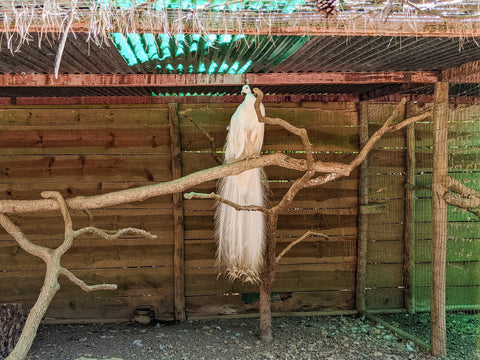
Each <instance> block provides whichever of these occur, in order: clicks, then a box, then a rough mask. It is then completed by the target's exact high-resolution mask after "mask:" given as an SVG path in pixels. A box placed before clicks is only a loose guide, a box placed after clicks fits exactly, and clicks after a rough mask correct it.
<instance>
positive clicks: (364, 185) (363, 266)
mask: <svg viewBox="0 0 480 360" xmlns="http://www.w3.org/2000/svg"><path fill="white" fill-rule="evenodd" d="M358 118H359V124H360V127H359V129H358V131H359V133H358V135H359V139H360V149H361V148H363V146H364V145H365V144H366V143H367V141H368V102H367V101H362V102H360V103H359V104H358ZM358 197H359V200H360V208H362V207H366V206H368V157H367V158H366V159H365V160H364V161H363V162H362V163H361V165H360V181H359V186H358ZM368 218H369V216H368V214H367V213H366V212H364V211H360V213H359V216H358V242H357V273H356V288H355V308H356V310H357V311H358V312H359V313H360V314H363V313H364V312H365V297H366V296H365V288H366V277H367V249H368Z"/></svg>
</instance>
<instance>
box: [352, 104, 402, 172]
mask: <svg viewBox="0 0 480 360" xmlns="http://www.w3.org/2000/svg"><path fill="white" fill-rule="evenodd" d="M406 102H407V99H406V98H403V99H402V100H401V101H400V102H399V103H398V105H397V106H396V107H395V110H394V111H393V113H392V115H390V117H389V118H388V119H387V121H385V123H384V124H383V125H382V127H381V128H380V129H378V130H377V131H375V133H374V134H373V135H372V136H371V137H370V139H368V141H367V143H366V144H365V146H364V147H363V148H362V150H361V151H360V153H359V154H358V155H357V156H356V157H355V159H354V160H353V161H351V162H350V166H351V167H352V169H353V168H356V167H357V166H358V165H360V164H361V163H362V162H363V161H364V160H365V159H366V157H367V155H368V153H369V152H370V151H371V150H372V148H373V146H374V145H375V144H376V143H377V141H378V140H380V138H381V137H382V136H383V135H384V134H385V133H386V132H387V131H388V128H389V126H390V123H391V122H392V121H393V120H394V119H395V118H396V117H397V116H398V115H400V113H401V112H402V111H403V109H404V108H405V103H406Z"/></svg>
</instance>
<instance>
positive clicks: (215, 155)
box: [183, 113, 223, 165]
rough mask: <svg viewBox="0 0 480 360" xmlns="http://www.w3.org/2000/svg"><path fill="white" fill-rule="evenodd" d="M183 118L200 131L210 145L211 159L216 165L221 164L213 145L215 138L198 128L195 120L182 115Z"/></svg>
mask: <svg viewBox="0 0 480 360" xmlns="http://www.w3.org/2000/svg"><path fill="white" fill-rule="evenodd" d="M183 116H185V117H186V118H187V119H188V120H190V122H191V123H192V124H193V125H195V127H196V128H197V129H198V131H200V132H201V133H202V134H203V135H204V136H205V137H206V138H207V140H208V142H209V143H210V151H211V154H212V157H213V159H214V160H215V161H216V162H217V164H219V165H221V164H223V162H222V160H220V158H219V157H218V155H217V146H216V145H215V138H214V137H213V136H211V135H210V134H209V133H208V131H205V130H203V129H202V128H200V126H199V125H198V124H197V123H196V122H195V120H194V119H193V118H192V117H191V116H190V115H188V114H185V113H184V114H183Z"/></svg>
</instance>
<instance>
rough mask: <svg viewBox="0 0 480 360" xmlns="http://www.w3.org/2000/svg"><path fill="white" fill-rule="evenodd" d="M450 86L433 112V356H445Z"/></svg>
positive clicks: (439, 91)
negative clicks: (445, 196) (446, 198)
mask: <svg viewBox="0 0 480 360" xmlns="http://www.w3.org/2000/svg"><path fill="white" fill-rule="evenodd" d="M448 89H449V86H448V83H447V82H439V83H437V84H435V92H434V97H435V103H434V108H433V121H434V134H433V184H432V191H433V204H432V212H433V214H432V226H433V237H432V283H431V296H430V309H431V319H432V355H433V356H435V357H442V356H445V354H446V320H445V307H446V302H445V285H446V253H447V203H446V202H445V200H444V198H443V196H444V195H445V193H446V191H447V188H448V184H446V181H447V179H448V145H447V132H448V128H447V125H448Z"/></svg>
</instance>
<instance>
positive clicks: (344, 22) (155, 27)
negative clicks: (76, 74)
mask: <svg viewBox="0 0 480 360" xmlns="http://www.w3.org/2000/svg"><path fill="white" fill-rule="evenodd" d="M231 16H232V18H229V17H228V16H227V17H226V21H225V22H222V21H218V22H215V21H207V23H206V24H204V26H203V27H202V31H203V32H204V33H219V32H221V33H229V34H233V35H236V34H243V35H314V36H315V35H316V36H420V37H422V36H435V37H458V36H460V37H467V38H468V37H479V36H480V21H479V20H478V19H477V18H475V17H468V16H465V17H464V18H461V17H450V18H448V17H441V16H433V15H418V16H416V17H413V16H408V15H402V14H391V15H389V16H388V21H387V19H385V18H383V16H382V15H381V14H370V13H368V12H366V13H365V12H364V13H360V12H355V11H347V12H345V13H343V15H342V16H337V17H335V18H332V19H323V20H318V19H316V20H312V19H309V18H308V17H309V16H311V14H310V15H307V16H305V18H304V19H301V18H292V19H290V21H286V20H283V21H281V22H279V23H278V24H277V23H275V22H273V24H270V26H269V25H267V24H268V22H266V21H263V22H259V23H256V25H255V26H242V27H241V28H239V27H238V26H236V25H237V21H238V19H237V18H236V15H235V14H232V15H231ZM302 20H303V21H302ZM62 24H63V22H61V21H60V22H58V24H51V25H50V24H30V25H29V27H28V32H31V33H33V32H41V33H46V32H50V33H56V34H58V33H61V32H62V31H63V26H62ZM111 24H112V28H109V29H108V31H109V32H123V31H125V29H124V28H122V27H120V26H119V24H118V23H117V22H115V21H112V22H111ZM299 24H305V25H299ZM133 26H134V27H133V28H132V29H130V32H135V33H153V34H163V33H165V32H166V31H168V32H170V33H176V32H177V31H178V30H177V29H176V28H175V26H174V25H171V24H170V27H165V24H163V23H160V22H151V21H143V22H142V21H137V22H135V24H133ZM91 28H92V26H91V24H90V22H89V21H88V20H83V21H77V22H74V23H73V24H72V26H71V30H72V31H74V32H76V33H80V32H84V33H89V32H90V31H91ZM9 31H10V32H16V31H17V28H16V27H15V26H11V27H10V28H9ZM182 32H183V33H185V34H195V33H198V32H199V29H196V28H193V27H191V26H184V27H183V28H182Z"/></svg>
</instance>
